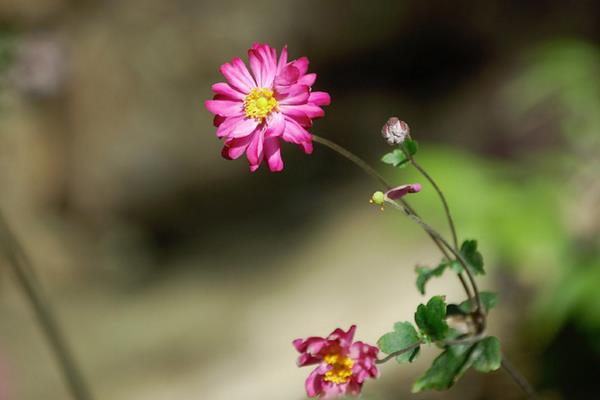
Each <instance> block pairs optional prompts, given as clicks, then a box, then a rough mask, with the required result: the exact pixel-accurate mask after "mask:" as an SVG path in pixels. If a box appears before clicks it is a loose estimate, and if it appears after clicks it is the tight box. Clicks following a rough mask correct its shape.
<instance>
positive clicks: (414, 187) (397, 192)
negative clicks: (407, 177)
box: [385, 183, 421, 200]
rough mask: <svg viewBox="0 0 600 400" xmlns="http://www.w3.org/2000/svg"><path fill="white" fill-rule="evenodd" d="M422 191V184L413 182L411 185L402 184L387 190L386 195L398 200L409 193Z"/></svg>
mask: <svg viewBox="0 0 600 400" xmlns="http://www.w3.org/2000/svg"><path fill="white" fill-rule="evenodd" d="M420 191H421V184H419V183H413V184H411V185H402V186H398V187H395V188H393V189H390V190H388V191H387V192H385V197H386V198H388V199H390V200H398V199H399V198H401V197H404V196H405V195H407V194H409V193H418V192H420Z"/></svg>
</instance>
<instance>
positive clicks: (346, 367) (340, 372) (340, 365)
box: [323, 354, 354, 385]
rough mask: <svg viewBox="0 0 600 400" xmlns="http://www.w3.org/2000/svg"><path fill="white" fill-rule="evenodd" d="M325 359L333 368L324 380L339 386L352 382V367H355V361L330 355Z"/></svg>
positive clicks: (337, 355)
mask: <svg viewBox="0 0 600 400" xmlns="http://www.w3.org/2000/svg"><path fill="white" fill-rule="evenodd" d="M323 359H324V360H325V362H326V363H327V364H329V365H331V367H332V368H331V369H330V370H329V371H327V372H326V373H325V377H324V378H323V379H324V380H326V381H328V382H333V383H336V384H338V385H340V384H342V383H346V382H348V381H349V380H350V377H351V376H352V366H354V361H352V359H350V358H349V357H345V356H342V355H339V354H329V355H326V356H325V357H323Z"/></svg>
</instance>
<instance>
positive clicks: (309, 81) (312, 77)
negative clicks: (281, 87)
mask: <svg viewBox="0 0 600 400" xmlns="http://www.w3.org/2000/svg"><path fill="white" fill-rule="evenodd" d="M316 80H317V74H306V75H304V76H303V77H301V78H300V79H299V80H298V83H299V84H301V85H306V86H312V85H314V83H315V81H316Z"/></svg>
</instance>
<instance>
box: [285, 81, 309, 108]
mask: <svg viewBox="0 0 600 400" xmlns="http://www.w3.org/2000/svg"><path fill="white" fill-rule="evenodd" d="M309 97H310V88H309V87H308V86H306V85H293V86H291V87H290V88H289V89H288V90H287V91H286V92H285V93H284V94H282V96H281V98H280V99H277V100H278V101H279V104H281V105H290V104H292V105H293V104H306V102H307V101H308V99H309Z"/></svg>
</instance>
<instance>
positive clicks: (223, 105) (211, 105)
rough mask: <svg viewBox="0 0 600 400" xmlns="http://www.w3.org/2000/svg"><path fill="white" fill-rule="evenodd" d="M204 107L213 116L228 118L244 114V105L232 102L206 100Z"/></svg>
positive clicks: (239, 102)
mask: <svg viewBox="0 0 600 400" xmlns="http://www.w3.org/2000/svg"><path fill="white" fill-rule="evenodd" d="M204 105H205V106H206V108H207V109H208V111H210V112H211V113H213V114H218V115H222V116H224V117H229V116H233V115H238V114H240V113H242V112H244V103H242V102H241V101H232V100H206V101H205V102H204Z"/></svg>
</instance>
